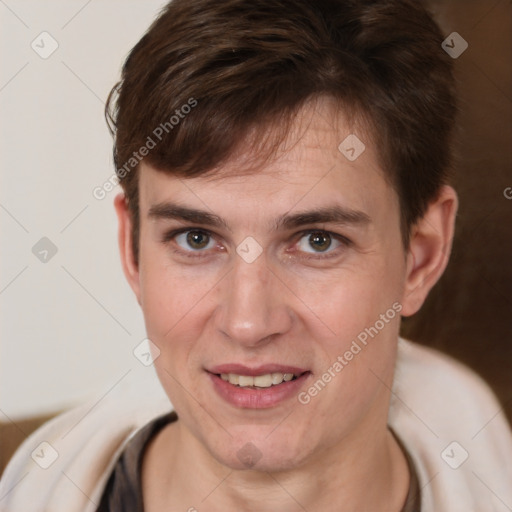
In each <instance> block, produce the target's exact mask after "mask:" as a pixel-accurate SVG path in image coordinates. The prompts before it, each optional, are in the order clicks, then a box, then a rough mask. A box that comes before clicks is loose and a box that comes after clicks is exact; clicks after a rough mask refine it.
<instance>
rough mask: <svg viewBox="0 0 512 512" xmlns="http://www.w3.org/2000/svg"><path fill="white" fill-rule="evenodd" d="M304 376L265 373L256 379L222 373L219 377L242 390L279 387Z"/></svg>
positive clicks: (249, 376)
mask: <svg viewBox="0 0 512 512" xmlns="http://www.w3.org/2000/svg"><path fill="white" fill-rule="evenodd" d="M301 375H302V374H298V375H296V374H294V373H280V372H274V373H265V374H263V375H257V376H255V377H253V376H251V375H238V374H236V373H221V374H218V375H217V377H220V378H221V379H222V380H223V381H224V382H229V383H230V384H233V386H238V387H240V388H270V387H273V386H279V385H280V384H282V383H283V382H290V381H292V380H296V379H297V378H298V377H300V376H301Z"/></svg>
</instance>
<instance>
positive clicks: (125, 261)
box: [114, 193, 140, 304]
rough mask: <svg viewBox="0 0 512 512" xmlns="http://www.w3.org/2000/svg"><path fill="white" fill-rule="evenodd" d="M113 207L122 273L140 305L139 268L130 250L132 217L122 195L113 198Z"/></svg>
mask: <svg viewBox="0 0 512 512" xmlns="http://www.w3.org/2000/svg"><path fill="white" fill-rule="evenodd" d="M114 207H115V210H116V214H117V221H118V230H117V234H118V237H117V238H118V244H119V252H120V256H121V264H122V267H123V272H124V275H125V277H126V279H127V281H128V284H129V285H130V287H131V289H132V290H133V292H134V293H135V296H136V297H137V301H138V303H139V304H140V281H139V268H138V265H137V264H136V262H135V258H134V254H133V249H132V233H133V230H132V227H133V226H132V215H131V212H130V210H129V207H128V201H127V200H126V197H125V195H124V194H123V193H121V194H118V195H117V196H116V197H115V199H114Z"/></svg>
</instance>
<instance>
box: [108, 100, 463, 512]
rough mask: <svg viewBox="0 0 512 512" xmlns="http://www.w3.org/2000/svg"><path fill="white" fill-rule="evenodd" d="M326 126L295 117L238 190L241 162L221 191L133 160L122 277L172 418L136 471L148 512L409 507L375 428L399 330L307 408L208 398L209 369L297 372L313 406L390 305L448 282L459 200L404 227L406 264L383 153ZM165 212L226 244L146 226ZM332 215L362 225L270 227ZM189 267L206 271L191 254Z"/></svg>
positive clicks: (383, 333)
mask: <svg viewBox="0 0 512 512" xmlns="http://www.w3.org/2000/svg"><path fill="white" fill-rule="evenodd" d="M333 112H334V109H333V105H332V104H331V103H330V101H329V100H328V99H322V100H319V101H317V102H314V103H310V104H308V105H306V107H304V108H303V110H302V111H301V113H300V115H299V116H298V117H297V120H296V121H295V125H294V130H292V131H291V132H290V135H289V137H288V139H287V141H285V143H284V145H283V146H282V148H281V151H280V152H278V153H277V154H276V156H275V158H273V159H272V160H271V161H269V162H266V163H265V164H264V165H263V166H260V167H259V168H258V169H255V170H254V172H252V173H250V174H246V175H244V176H238V177H237V176H235V175H234V174H235V173H236V172H239V171H240V170H241V169H247V168H248V166H249V159H248V157H249V156H250V155H244V153H243V152H241V153H239V154H238V155H237V156H236V157H233V159H231V160H230V161H229V162H228V163H226V164H224V165H223V166H222V167H221V168H220V169H218V172H217V173H216V175H215V177H214V178H206V177H199V178H193V179H178V178H176V177H174V176H169V175H166V174H164V173H161V172H158V171H157V170H155V169H153V168H151V167H150V166H149V165H147V164H145V163H144V162H143V163H142V165H141V169H140V170H141V172H140V178H139V187H140V219H141V221H140V222H141V224H140V253H139V265H138V266H136V265H135V264H134V259H133V254H132V252H131V247H132V246H131V217H130V214H129V210H128V208H127V204H126V201H125V199H124V196H123V195H122V194H120V195H119V196H118V197H117V198H116V199H115V208H116V211H117V215H118V220H119V245H120V250H121V258H122V263H123V268H124V272H125V275H126V277H127V279H128V282H129V284H130V286H131V287H132V289H133V291H134V293H135V295H136V297H137V300H138V302H139V304H140V305H141V308H142V311H143V314H144V318H145V323H146V328H147V333H148V337H149V338H150V339H151V340H152V341H153V343H154V344H155V345H156V346H157V347H158V348H159V350H160V356H159V357H158V358H157V359H156V361H155V367H156V370H157V374H158V377H159V379H160V381H161V383H162V386H163V387H164V389H165V391H166V393H167V395H168V396H169V398H170V400H171V402H172V404H173V405H174V407H175V409H176V410H177V412H178V415H179V420H178V421H177V422H176V423H174V424H171V425H169V426H168V427H166V428H164V429H163V430H162V431H161V432H160V434H159V435H158V436H156V438H155V439H154V440H153V441H152V443H151V444H150V446H149V449H148V450H147V451H146V454H145V456H144V464H143V471H142V485H143V493H144V504H145V508H146V510H148V511H150V512H153V511H160V510H166V511H169V510H182V511H184V510H198V511H201V510H205V511H206V510H207V511H210V512H211V511H213V512H216V511H220V510H251V511H268V510H280V511H290V512H292V511H300V510H304V509H305V510H324V511H333V512H334V511H337V512H339V511H340V510H344V511H356V510H358V511H359V510H382V511H400V510H401V508H402V506H403V503H404V500H405V497H406V494H407V490H408V486H409V472H408V469H407V464H406V460H405V458H404V455H403V453H402V451H401V449H400V448H399V445H398V444H397V443H396V440H395V439H394V438H393V436H392V435H391V433H390V431H389V429H388V428H387V424H386V422H387V414H388V407H389V400H390V391H389V389H390V387H391V385H392V381H393V372H394V365H395V358H396V350H397V340H398V333H399V315H396V317H395V318H394V319H393V320H390V321H389V322H388V323H386V325H385V327H384V328H383V329H382V330H380V331H379V334H378V335H377V336H376V337H375V338H373V339H371V340H370V341H369V343H368V345H367V346H366V347H364V349H363V350H362V351H361V352H360V353H358V354H357V355H356V356H355V357H354V358H353V359H352V360H351V361H350V362H349V363H348V364H347V365H346V366H345V367H344V368H343V370H342V371H341V372H339V373H337V374H336V376H335V377H334V378H332V380H331V382H329V383H328V385H326V386H325V388H324V389H322V390H321V392H319V393H318V395H317V396H315V397H314V398H312V399H311V401H310V402H309V403H308V404H301V403H300V402H299V401H298V399H297V397H296V396H293V397H292V398H290V399H287V400H285V401H283V402H282V403H279V404H277V405H275V406H272V407H269V408H265V409H259V410H254V409H249V408H241V407H236V406H234V405H232V404H229V403H227V402H226V401H224V400H223V399H222V398H221V397H219V395H218V394H217V393H216V392H215V391H214V389H213V386H212V383H211V379H210V376H209V375H208V373H207V372H206V371H205V368H208V367H212V366H213V365H218V364H224V363H241V364H245V365H246V366H252V367H254V366H257V365H260V364H264V363H280V364H287V365H293V366H297V367H301V368H306V369H308V370H309V371H310V372H311V373H310V375H309V376H308V377H307V379H306V382H305V383H304V386H303V387H302V388H301V390H307V389H308V388H309V387H310V386H311V385H312V384H313V383H314V382H315V381H317V380H318V378H319V377H320V376H321V375H322V374H323V373H324V372H326V370H327V369H328V368H329V367H332V365H333V363H334V362H335V361H336V360H337V357H338V356H339V355H343V354H344V353H345V352H346V350H348V349H349V348H350V345H351V343H352V341H353V340H354V339H356V338H357V335H358V334H359V333H361V332H362V331H364V329H365V328H367V327H370V326H374V325H375V323H376V321H377V320H379V318H380V315H381V314H383V313H385V312H386V311H387V310H388V309H389V308H391V306H392V304H394V303H397V302H398V303H399V304H400V305H401V306H402V311H401V314H402V315H405V316H407V315H411V314H413V313H415V312H416V311H417V310H418V309H419V308H420V307H421V305H422V303H423V301H424V300H425V298H426V296H427V294H428V292H429V290H430V289H431V287H432V286H433V285H434V284H435V282H436V281H437V280H438V279H439V277H440V276H441V274H442V272H443V271H444V269H445V266H446V264H447V261H448V257H449V252H450V248H451V242H452V237H453V226H454V218H455V214H456V209H457V197H456V194H455V192H454V190H453V189H452V188H450V187H448V186H444V187H442V189H441V190H440V193H439V196H438V198H437V200H436V201H434V202H432V203H431V205H430V207H429V209H428V211H427V212H426V214H425V216H424V217H423V219H421V220H420V221H419V222H418V223H417V224H416V225H415V226H414V227H413V228H412V231H411V242H410V247H409V248H408V250H407V251H406V250H405V249H404V247H403V245H402V241H401V233H400V221H399V218H400V217H399V203H398V197H397V194H396V192H395V190H394V189H393V188H392V187H391V185H390V184H389V182H388V180H386V178H385V175H384V173H383V171H382V170H381V169H380V168H379V165H378V159H377V153H376V148H375V147H374V145H373V143H372V141H371V139H370V138H369V137H368V136H367V135H365V132H364V130H359V131H358V130H357V128H355V127H350V126H349V125H348V124H347V122H346V120H345V119H344V118H343V116H342V115H341V114H339V115H335V114H334V113H333ZM350 133H356V134H357V136H358V137H359V138H360V139H361V140H363V141H364V143H365V145H366V149H365V151H364V152H363V153H362V154H361V155H360V156H359V157H358V158H357V159H356V160H355V161H353V162H350V161H349V160H348V159H346V158H345V157H344V156H343V155H342V154H341V153H340V151H339V150H338V149H337V148H338V145H339V143H340V141H342V140H343V139H345V137H346V136H347V135H348V134H350ZM169 201H172V202H173V203H179V204H180V205H182V206H187V207H189V208H196V209H200V210H204V211H206V212H209V213H214V214H215V215H218V216H220V217H222V219H224V220H225V222H226V224H227V226H228V227H229V229H228V228H225V227H220V228H211V227H209V226H205V225H198V224H196V223H191V222H183V221H177V220H174V219H165V218H157V217H154V216H150V215H149V211H150V208H151V207H154V206H155V205H158V204H162V203H165V202H169ZM333 204H338V205H342V206H343V207H344V208H346V209H350V210H355V211H358V212H362V213H364V214H365V215H366V216H368V217H369V221H368V222H358V223H352V222H345V223H343V224H335V223H332V222H325V223H324V222H322V223H314V224H308V225H304V226H300V227H298V228H292V229H287V230H279V231H273V230H272V229H271V226H272V223H273V222H274V220H275V219H277V218H279V217H280V216H282V215H284V214H294V213H297V212H299V211H300V212H302V211H308V210H311V209H315V208H318V207H322V206H326V205H333ZM184 227H186V228H188V229H196V230H197V229H203V230H209V231H210V232H211V237H212V238H208V237H206V238H204V239H202V240H203V241H204V240H206V241H207V242H208V245H207V246H206V248H197V245H193V246H192V247H191V246H190V244H187V240H186V234H185V235H182V236H178V237H174V238H172V239H170V240H168V241H167V242H165V243H164V242H163V241H162V238H163V237H164V234H165V233H166V232H168V231H170V230H172V229H178V228H184ZM308 229H312V230H316V231H322V232H323V233H324V235H325V232H327V233H334V234H338V235H341V236H343V237H345V238H347V239H349V240H350V243H349V244H345V243H340V242H338V241H336V238H334V237H332V238H330V239H329V235H328V234H327V238H322V237H320V243H319V244H320V248H319V247H318V243H317V244H315V242H313V243H311V239H310V237H309V234H307V233H306V234H304V233H303V231H305V230H308ZM248 236H251V237H253V238H254V239H255V240H256V241H257V242H258V243H259V245H260V246H261V247H262V249H263V252H262V253H261V255H260V256H259V257H258V258H257V259H256V260H255V261H253V262H252V263H247V262H246V261H244V259H243V258H241V257H240V256H239V255H238V254H237V252H236V248H237V246H238V245H239V244H240V243H241V242H242V241H243V240H244V239H245V238H246V237H248ZM329 240H330V242H331V245H330V246H329ZM326 246H327V248H325V247H326ZM322 249H324V251H323V250H322ZM175 251H181V253H177V252H175ZM187 251H188V252H187ZM194 251H195V252H194ZM201 251H202V252H201ZM191 253H193V254H196V255H197V254H199V253H201V254H202V255H204V256H203V257H195V258H194V257H187V256H185V254H191ZM322 255H324V256H329V257H328V258H325V259H321V258H319V257H318V256H322ZM308 256H309V257H312V258H310V259H307V258H308ZM315 257H316V258H315ZM247 443H251V446H253V447H256V450H257V453H258V454H259V456H260V458H259V459H258V460H257V462H256V463H255V464H254V465H253V466H252V467H248V466H247V465H246V464H244V462H243V460H241V459H240V457H239V456H238V455H237V454H239V453H240V450H242V449H243V447H244V446H245V445H246V444H247ZM192 507H193V508H192Z"/></svg>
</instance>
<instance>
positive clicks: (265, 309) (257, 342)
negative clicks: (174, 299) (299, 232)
mask: <svg viewBox="0 0 512 512" xmlns="http://www.w3.org/2000/svg"><path fill="white" fill-rule="evenodd" d="M220 285H221V287H222V290H221V293H220V297H219V306H218V308H217V315H216V328H217V330H218V331H220V332H221V334H222V335H224V337H227V338H228V339H229V340H230V341H231V342H233V343H237V344H240V345H244V346H245V347H247V348H256V347H259V346H263V345H266V344H267V343H271V342H272V341H274V340H275V339H276V337H277V336H278V335H280V334H284V333H286V332H287V331H289V330H290V329H291V326H292V321H293V319H292V312H291V308H290V305H289V297H288V295H289V294H290V292H289V291H288V289H287V288H286V286H285V285H284V284H283V283H282V282H281V281H280V279H279V278H278V276H277V272H276V270H273V269H271V268H270V267H269V266H268V265H267V262H266V258H265V255H264V254H262V255H261V256H260V257H259V258H258V259H257V260H256V261H253V262H252V263H247V262H246V261H244V260H243V259H242V258H240V257H236V258H235V262H234V265H233V268H232V269H231V271H230V272H229V273H228V275H227V276H226V277H225V279H223V280H222V282H221V283H220Z"/></svg>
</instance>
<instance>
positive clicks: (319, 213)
mask: <svg viewBox="0 0 512 512" xmlns="http://www.w3.org/2000/svg"><path fill="white" fill-rule="evenodd" d="M148 217H150V218H154V219H175V220H181V221H187V222H191V223H194V224H203V225H207V226H210V227H213V228H225V229H226V230H227V231H230V232H231V231H232V230H231V228H230V227H229V225H228V223H227V222H226V221H225V220H224V219H223V218H222V217H219V216H218V215H215V214H214V213H209V212H206V211H204V210H197V209H195V208H189V207H187V206H181V205H178V204H175V203H170V202H165V203H158V204H155V205H153V206H151V207H150V209H149V212H148ZM319 223H331V224H340V225H365V224H369V223H371V218H370V216H369V215H368V214H366V213H365V212H363V211H360V210H353V209H350V208H346V207H344V206H341V205H336V204H335V205H332V206H326V207H321V208H315V209H313V210H307V211H302V212H297V213H293V214H290V213H286V214H284V215H282V216H280V217H278V218H277V219H276V220H275V221H274V225H273V230H274V231H278V230H280V229H282V230H286V229H294V228H298V227H300V226H304V225H306V224H319Z"/></svg>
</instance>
